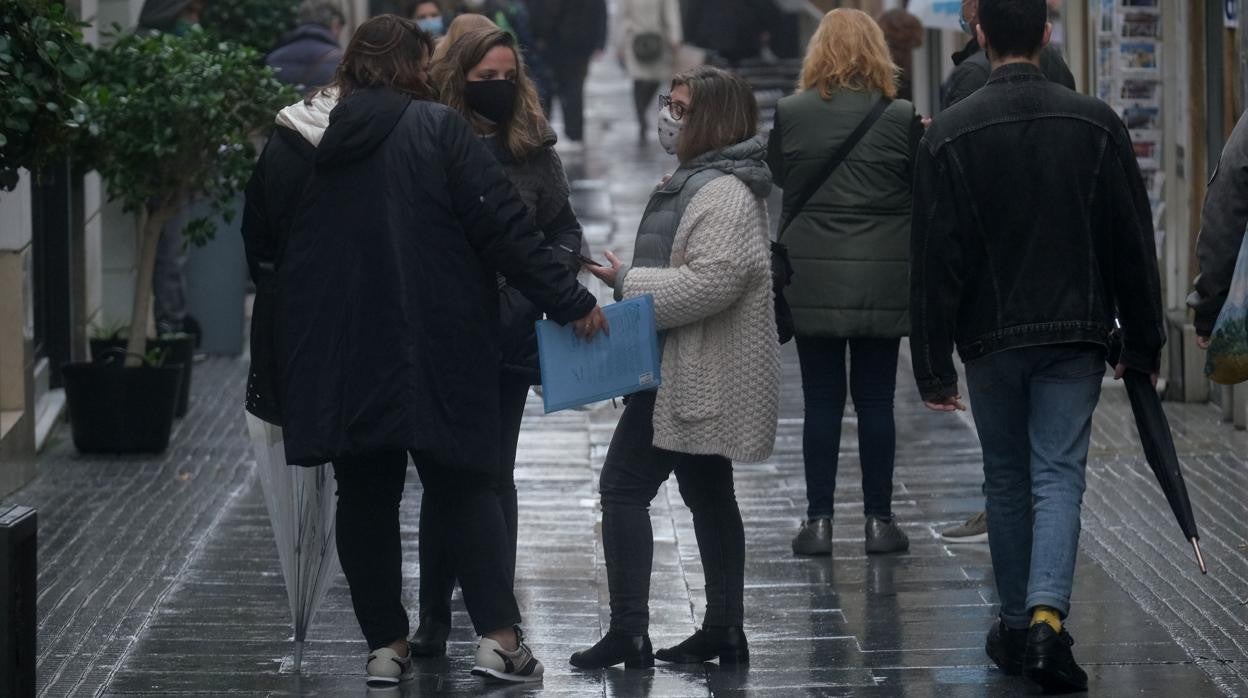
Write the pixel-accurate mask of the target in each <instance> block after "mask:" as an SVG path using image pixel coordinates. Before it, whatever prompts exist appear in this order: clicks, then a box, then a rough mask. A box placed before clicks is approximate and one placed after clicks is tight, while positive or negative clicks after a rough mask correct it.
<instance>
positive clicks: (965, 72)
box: [940, 0, 1075, 543]
mask: <svg viewBox="0 0 1248 698" xmlns="http://www.w3.org/2000/svg"><path fill="white" fill-rule="evenodd" d="M1048 11H1049V10H1048V9H1046V13H1047V12H1048ZM978 25H979V0H962V28H963V29H964V30H965V31H966V33H967V34H970V35H971V40H970V41H969V42H967V44H966V47H965V48H963V49H962V51H960V52H958V53H955V54H954V55H953V63H954V65H955V67H954V69H953V72H952V73H950V74H949V79H948V80H947V81H946V82H945V84H944V86H943V87H942V89H941V109H942V110H943V109H948V108H949V107H952V106H953V105H955V104H957V103H958V102H960V101H962V100H963V99H966V98H967V97H969V96H971V95H972V94H974V93H975V91H976V90H978V89H980V88H981V87H983V86H984V85H986V84H987V83H988V78H989V75H990V74H991V72H992V66H991V65H990V64H989V61H988V54H987V52H985V51H984V50H983V49H982V48H981V47H980V45H979V39H978V38H977V37H976V34H975V27H977V26H978ZM1040 71H1041V72H1042V73H1043V74H1044V76H1045V77H1046V78H1047V79H1048V80H1049V81H1050V82H1055V83H1057V84H1059V85H1061V86H1063V87H1066V88H1069V89H1071V90H1073V89H1075V76H1074V75H1072V74H1071V72H1070V68H1068V67H1067V66H1066V61H1065V60H1064V59H1063V58H1062V54H1061V53H1060V52H1058V51H1057V50H1056V49H1055V48H1054V47H1053V46H1051V45H1046V46H1044V48H1042V49H1041V50H1040ZM940 538H941V540H943V541H945V542H946V543H986V542H988V516H987V515H986V514H985V513H984V512H982V511H981V512H978V513H976V514H975V515H973V516H971V518H969V519H967V520H966V521H965V522H964V523H960V524H958V525H956V526H951V527H950V528H947V529H945V530H944V531H942V532H941V534H940Z"/></svg>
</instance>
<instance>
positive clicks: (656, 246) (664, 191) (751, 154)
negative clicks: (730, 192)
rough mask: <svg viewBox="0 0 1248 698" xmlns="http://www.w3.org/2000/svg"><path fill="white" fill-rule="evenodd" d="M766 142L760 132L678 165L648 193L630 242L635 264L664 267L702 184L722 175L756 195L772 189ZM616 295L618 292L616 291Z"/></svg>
mask: <svg viewBox="0 0 1248 698" xmlns="http://www.w3.org/2000/svg"><path fill="white" fill-rule="evenodd" d="M766 152H767V142H766V140H765V139H764V138H763V137H762V136H755V137H754V138H751V139H749V140H747V141H742V142H740V143H737V144H735V145H730V146H728V147H727V148H724V149H722V150H714V151H711V152H709V153H704V154H702V155H699V156H698V157H696V158H694V159H693V160H691V161H689V162H687V163H685V164H683V165H681V166H680V169H678V170H676V172H675V173H674V174H673V175H672V177H671V179H669V180H667V182H666V183H664V184H663V185H661V186H660V187H659V188H658V189H657V190H655V192H654V194H652V195H651V196H650V202H649V203H648V204H646V211H645V213H644V214H642V218H641V225H640V227H638V228H637V240H636V242H635V244H634V245H633V264H632V266H635V267H666V266H668V264H669V263H670V261H671V258H672V241H673V240H675V238H676V229H677V228H678V227H679V226H680V219H681V218H682V217H683V216H684V215H685V209H686V208H687V207H688V206H689V202H690V201H693V197H695V196H697V195H698V192H699V191H701V190H702V187H704V186H706V185H707V184H710V183H711V182H713V181H715V180H716V179H718V178H720V177H723V176H725V175H733V176H735V177H736V178H738V179H740V180H741V181H742V182H745V184H746V185H747V186H749V188H750V191H752V192H754V194H755V195H757V196H761V197H766V196H767V195H768V194H770V193H771V170H770V169H768V167H767V163H766V162H764V161H763V159H764V157H765V155H766ZM617 295H618V292H617Z"/></svg>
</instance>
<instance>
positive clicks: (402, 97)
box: [245, 15, 605, 686]
mask: <svg viewBox="0 0 1248 698" xmlns="http://www.w3.org/2000/svg"><path fill="white" fill-rule="evenodd" d="M432 50H433V43H432V40H431V39H430V37H429V36H428V35H427V34H426V33H425V32H423V31H421V30H420V28H419V27H418V26H417V25H416V23H415V22H414V21H412V20H410V19H405V18H400V17H396V16H394V15H382V16H380V17H375V18H373V19H370V20H368V21H367V22H365V23H364V24H363V25H361V26H360V28H359V30H357V31H356V33H355V36H354V37H353V38H352V40H351V43H350V45H349V46H348V47H347V51H346V54H345V56H344V58H343V62H342V65H341V66H340V67H339V70H338V74H337V75H336V77H335V79H334V82H333V83H332V84H331V86H330V87H329V88H327V92H325V93H321V94H322V95H324V96H326V97H332V98H336V106H333V107H332V110H330V109H324V108H321V107H320V106H319V103H318V102H317V100H316V96H314V97H313V98H312V99H311V100H307V101H303V102H300V103H298V104H296V105H293V106H292V107H290V108H288V109H287V110H285V111H283V112H282V115H281V116H279V119H278V123H279V126H281V125H288V127H287V129H286V130H283V129H282V128H280V127H279V128H278V129H277V133H276V134H275V135H274V136H273V137H271V138H270V139H269V143H268V145H267V146H266V148H265V151H264V154H263V155H262V156H261V160H260V163H259V164H258V165H257V168H256V172H255V173H254V175H253V178H252V181H251V183H250V184H249V185H248V200H247V209H246V217H247V219H248V220H247V221H246V222H245V227H246V229H247V230H248V233H247V235H248V236H250V237H252V238H253V240H254V241H258V242H259V244H255V243H253V244H251V245H249V248H248V249H249V253H250V252H251V251H252V250H263V249H268V250H269V251H270V254H272V255H273V258H272V261H271V263H272V264H273V265H274V267H275V268H276V278H277V284H278V293H277V295H278V296H279V299H280V300H279V307H278V312H277V313H276V315H277V326H278V330H277V334H278V341H279V343H280V346H281V359H280V367H281V379H280V381H279V390H280V392H281V400H280V401H281V404H282V408H283V410H282V411H283V415H282V416H283V419H284V422H285V423H284V427H285V429H284V435H285V447H286V456H287V460H288V462H290V463H292V464H298V465H318V464H321V463H325V462H332V463H333V467H334V476H335V478H336V480H337V483H338V514H337V523H336V535H337V542H338V551H339V557H340V559H341V561H342V568H343V571H344V572H345V573H346V577H347V583H348V585H349V586H350V590H351V600H352V605H353V606H354V608H355V613H356V618H357V619H358V620H359V622H360V628H361V630H362V631H363V633H364V637H365V639H366V640H367V642H368V646H369V650H370V654H369V658H368V664H367V673H368V676H367V681H368V683H369V685H371V686H387V685H394V684H396V683H398V682H399V681H401V680H402V679H404V678H405V677H407V676H409V675H410V671H411V654H410V650H409V645H408V640H407V636H408V618H407V611H406V610H405V609H404V607H403V565H402V541H401V536H400V531H399V504H400V502H401V500H402V496H403V487H404V481H405V479H406V476H407V461H408V457H409V454H410V456H411V457H412V459H413V460H415V461H416V467H417V470H418V471H419V472H420V478H421V481H422V483H423V485H424V487H425V490H426V491H428V492H429V493H430V499H429V500H428V501H429V502H430V504H431V509H430V511H428V512H425V511H422V512H421V514H422V518H423V517H428V518H425V519H424V520H426V521H431V520H437V521H438V522H439V523H440V524H441V528H440V530H441V531H443V532H444V534H445V535H446V536H447V538H446V539H444V540H442V541H438V543H439V544H440V547H441V549H442V550H445V551H448V554H449V556H450V569H452V570H454V573H455V576H456V577H457V579H458V580H459V583H460V586H461V588H462V589H463V592H464V603H465V604H466V605H467V607H468V613H469V616H470V617H471V619H472V621H473V626H474V628H475V629H476V632H477V633H478V634H479V635H481V639H480V641H479V642H478V646H477V652H476V663H475V665H474V667H473V670H472V671H473V673H474V674H477V675H481V676H485V677H487V678H493V679H500V680H504V681H513V682H527V681H537V680H540V679H541V677H542V673H543V669H542V665H541V663H540V662H538V661H537V659H536V658H534V657H533V655H532V653H531V652H530V651H529V649H528V647H527V646H526V645H525V644H524V640H523V635H522V634H521V633H520V631H519V623H520V613H519V609H518V607H517V605H516V600H515V595H514V593H513V591H512V578H511V573H510V570H509V569H508V563H507V560H508V555H509V550H510V549H511V543H510V534H509V532H508V529H507V524H506V520H505V516H504V513H503V510H502V507H501V506H500V504H499V496H498V493H497V491H496V490H495V489H494V488H495V480H496V477H497V473H498V458H499V453H498V450H499V449H498V445H499V436H498V434H499V402H498V394H499V374H498V365H499V362H498V357H499V351H498V344H497V335H498V329H497V323H498V319H497V314H498V291H497V281H496V273H497V272H501V273H503V274H505V275H506V277H507V279H508V281H509V283H510V284H511V285H512V286H514V287H515V288H517V289H519V290H520V291H521V292H522V293H524V294H526V296H527V297H528V298H530V299H532V300H533V301H534V302H535V303H536V304H537V306H538V307H539V308H541V309H543V310H545V311H547V312H548V313H550V314H551V315H552V317H554V318H555V319H556V320H558V321H560V322H569V321H572V320H574V319H576V318H580V319H577V320H576V322H575V326H576V329H577V331H578V333H579V334H580V335H581V336H585V337H590V336H593V335H594V334H595V333H596V332H597V331H598V330H599V329H602V328H604V327H605V318H604V317H603V315H602V312H601V310H599V309H598V308H597V305H596V303H595V301H594V299H593V296H591V295H590V294H589V293H588V292H587V291H586V290H585V289H584V288H583V287H581V286H580V284H578V283H577V282H576V276H575V274H574V273H572V272H571V271H570V270H569V269H568V267H567V265H566V264H565V263H563V262H561V261H560V260H558V259H557V258H556V256H555V255H554V254H553V253H552V252H551V250H550V249H549V248H547V247H546V246H545V245H543V244H542V239H541V238H540V237H539V236H538V235H535V234H534V232H533V229H532V227H531V226H530V225H529V224H528V223H527V221H526V218H527V212H526V210H525V206H524V203H523V202H522V201H521V200H520V198H519V197H518V196H517V195H516V193H515V189H514V188H513V187H512V186H511V184H510V183H509V182H508V180H507V177H506V175H505V173H504V171H503V169H502V167H500V166H499V165H498V163H497V161H496V160H495V159H494V157H493V156H492V155H491V154H490V152H489V150H488V149H487V148H486V147H485V146H483V145H482V144H481V143H480V142H479V140H478V138H477V137H476V136H475V134H473V132H472V130H471V128H470V127H469V125H468V123H467V122H465V121H464V119H463V118H462V117H461V116H460V115H459V114H457V113H455V112H454V111H453V110H451V109H448V108H446V107H444V106H442V105H440V104H437V103H435V102H433V101H431V100H430V99H429V95H430V90H429V87H428V84H427V76H428V58H429V55H430V54H431V52H432ZM318 96H320V95H318ZM330 111H332V113H333V122H332V123H330V119H329V112H330ZM291 112H294V113H291ZM291 127H293V128H291ZM313 165H314V166H313ZM285 221H289V230H286V229H285V228H284V226H285V225H286V223H285ZM283 236H284V237H285V240H286V242H285V246H284V247H281V246H280V245H275V244H271V243H272V242H273V241H277V240H280V239H281V238H282V237H283ZM266 240H267V241H270V244H267V245H266V244H265V241H266Z"/></svg>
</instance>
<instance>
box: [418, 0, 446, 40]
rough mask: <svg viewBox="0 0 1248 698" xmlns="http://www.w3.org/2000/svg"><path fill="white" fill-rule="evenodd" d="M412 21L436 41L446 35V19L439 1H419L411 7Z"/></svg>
mask: <svg viewBox="0 0 1248 698" xmlns="http://www.w3.org/2000/svg"><path fill="white" fill-rule="evenodd" d="M412 19H414V20H416V24H418V25H420V28H421V29H424V30H425V33H427V34H429V36H432V37H433V38H434V39H438V38H440V37H442V36H443V35H445V34H446V25H447V18H446V13H445V12H443V10H442V3H441V2H439V0H420V1H419V2H417V3H416V5H415V6H414V7H412Z"/></svg>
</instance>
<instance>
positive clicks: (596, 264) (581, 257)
mask: <svg viewBox="0 0 1248 698" xmlns="http://www.w3.org/2000/svg"><path fill="white" fill-rule="evenodd" d="M576 258H577V259H579V260H581V263H583V264H588V265H589V266H591V267H601V266H605V265H603V264H602V263H601V262H595V261H594V260H593V259H590V258H589V257H586V256H585V255H583V254H578V255H577V256H576Z"/></svg>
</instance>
